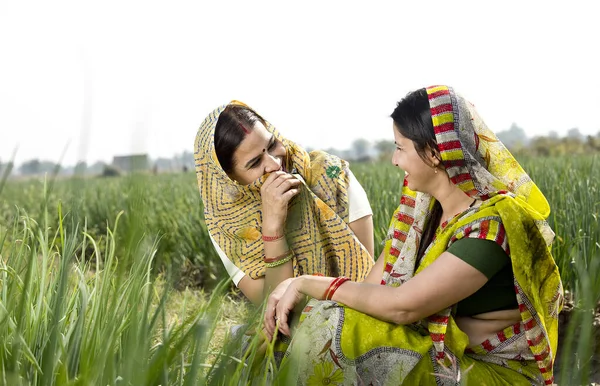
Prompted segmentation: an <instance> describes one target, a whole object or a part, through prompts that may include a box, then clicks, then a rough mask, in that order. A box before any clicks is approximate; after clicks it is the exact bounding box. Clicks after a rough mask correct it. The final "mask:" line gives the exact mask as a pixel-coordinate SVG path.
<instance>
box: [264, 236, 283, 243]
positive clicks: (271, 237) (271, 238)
mask: <svg viewBox="0 0 600 386" xmlns="http://www.w3.org/2000/svg"><path fill="white" fill-rule="evenodd" d="M284 236H285V235H276V236H265V235H262V239H263V241H264V242H267V243H268V242H270V241H277V240H281V239H282V238H283V237H284Z"/></svg>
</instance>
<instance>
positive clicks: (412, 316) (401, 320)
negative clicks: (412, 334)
mask: <svg viewBox="0 0 600 386" xmlns="http://www.w3.org/2000/svg"><path fill="white" fill-rule="evenodd" d="M420 319H421V316H420V315H419V314H418V313H417V312H414V311H409V310H395V311H394V314H393V315H392V317H391V321H392V322H393V323H396V324H411V323H414V322H417V321H419V320H420Z"/></svg>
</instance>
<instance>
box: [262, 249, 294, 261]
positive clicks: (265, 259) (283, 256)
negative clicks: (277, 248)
mask: <svg viewBox="0 0 600 386" xmlns="http://www.w3.org/2000/svg"><path fill="white" fill-rule="evenodd" d="M290 253H292V250H291V249H288V250H287V251H285V252H284V253H282V254H281V255H279V256H275V257H264V258H263V261H264V262H265V263H274V262H276V261H279V260H281V259H284V258H286V257H287V256H288V255H289V254H290Z"/></svg>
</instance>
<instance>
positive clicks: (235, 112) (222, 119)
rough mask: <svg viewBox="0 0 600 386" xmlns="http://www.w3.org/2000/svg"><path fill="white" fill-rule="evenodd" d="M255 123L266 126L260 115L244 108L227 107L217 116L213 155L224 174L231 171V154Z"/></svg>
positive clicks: (236, 106)
mask: <svg viewBox="0 0 600 386" xmlns="http://www.w3.org/2000/svg"><path fill="white" fill-rule="evenodd" d="M256 122H260V123H262V124H263V125H265V127H266V126H267V124H266V122H265V120H264V119H263V118H262V117H261V116H260V115H258V114H257V113H255V112H254V111H253V110H251V109H249V108H247V107H244V106H238V105H229V106H227V107H225V110H223V112H222V113H221V114H220V115H219V119H218V120H217V125H216V126H215V153H217V159H218V160H219V163H220V164H221V167H222V168H223V170H224V171H225V173H227V174H230V173H231V172H232V171H233V153H234V152H235V151H236V150H237V148H238V147H239V146H240V143H242V141H243V140H244V138H245V137H246V135H247V134H248V132H249V131H250V130H252V129H253V128H254V124H255V123H256Z"/></svg>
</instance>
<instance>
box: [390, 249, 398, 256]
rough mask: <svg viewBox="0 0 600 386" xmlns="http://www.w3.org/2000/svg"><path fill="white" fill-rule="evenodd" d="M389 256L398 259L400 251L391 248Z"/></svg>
mask: <svg viewBox="0 0 600 386" xmlns="http://www.w3.org/2000/svg"><path fill="white" fill-rule="evenodd" d="M390 255H392V256H396V257H398V256H400V250H398V249H396V248H394V247H391V248H390Z"/></svg>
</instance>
